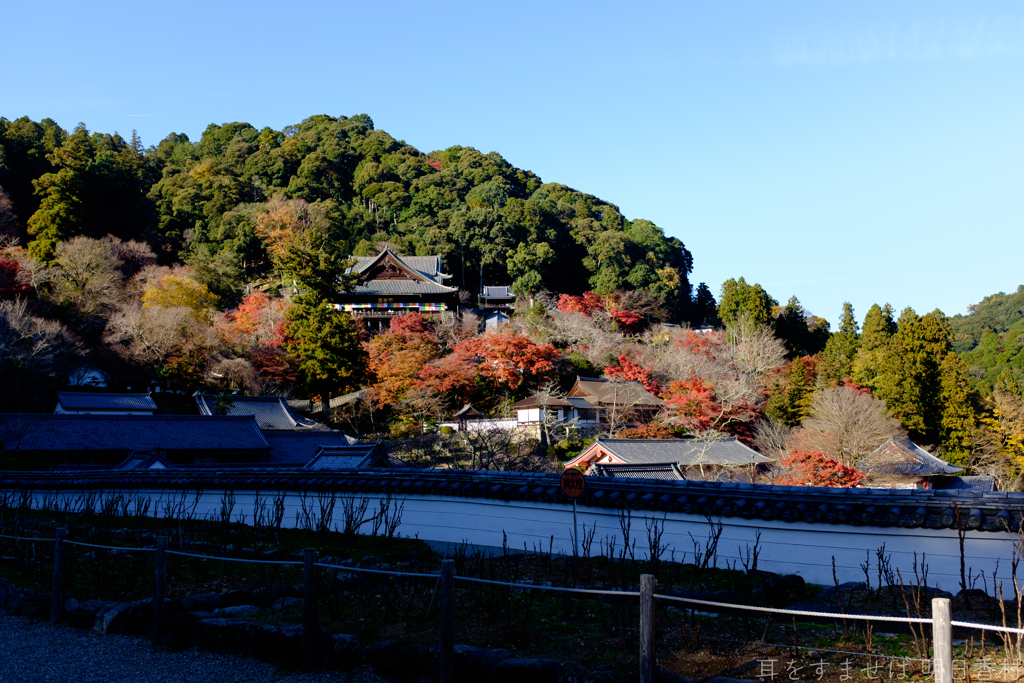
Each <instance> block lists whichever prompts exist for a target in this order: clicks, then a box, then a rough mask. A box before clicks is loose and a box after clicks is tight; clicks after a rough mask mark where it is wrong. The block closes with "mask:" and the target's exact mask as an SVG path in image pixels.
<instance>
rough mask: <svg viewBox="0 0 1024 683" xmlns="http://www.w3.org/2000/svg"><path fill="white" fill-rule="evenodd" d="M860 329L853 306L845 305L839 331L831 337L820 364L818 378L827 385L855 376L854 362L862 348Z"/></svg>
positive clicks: (848, 303)
mask: <svg viewBox="0 0 1024 683" xmlns="http://www.w3.org/2000/svg"><path fill="white" fill-rule="evenodd" d="M859 332H860V329H859V328H858V326H857V319H856V318H854V316H853V305H852V304H850V302H848V301H847V302H846V303H844V304H843V314H842V315H841V316H840V318H839V331H838V332H836V333H835V334H833V335H832V336H831V337H829V339H828V342H827V343H826V344H825V350H824V351H822V353H821V360H820V361H819V363H818V378H819V380H820V381H822V382H824V383H827V384H838V383H839V382H841V381H842V380H844V379H846V378H848V377H852V376H853V361H854V358H856V356H857V350H858V349H859V348H860V334H859Z"/></svg>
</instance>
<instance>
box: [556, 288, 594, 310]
mask: <svg viewBox="0 0 1024 683" xmlns="http://www.w3.org/2000/svg"><path fill="white" fill-rule="evenodd" d="M558 310H560V311H562V312H563V313H582V314H583V315H592V314H593V313H594V311H603V310H605V307H604V299H602V298H601V297H600V296H598V295H597V294H594V293H593V292H584V293H583V296H575V295H573V294H562V295H561V296H559V297H558Z"/></svg>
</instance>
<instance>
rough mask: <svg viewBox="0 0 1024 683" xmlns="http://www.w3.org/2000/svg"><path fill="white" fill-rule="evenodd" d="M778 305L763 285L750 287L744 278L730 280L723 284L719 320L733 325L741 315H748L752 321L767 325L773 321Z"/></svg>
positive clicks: (719, 304)
mask: <svg viewBox="0 0 1024 683" xmlns="http://www.w3.org/2000/svg"><path fill="white" fill-rule="evenodd" d="M777 305H778V303H777V302H776V301H775V300H774V299H772V298H771V297H770V296H769V295H768V292H766V291H764V289H763V288H762V287H761V285H758V284H754V285H748V284H747V281H746V280H745V279H743V278H742V277H741V278H740V279H739V280H736V279H729V280H726V281H725V282H724V283H723V284H722V298H721V300H720V301H719V303H718V318H719V319H720V320H721V321H722V322H723V323H724V324H725V325H731V324H733V323H735V322H736V320H737V318H739V317H740V316H741V315H744V314H745V315H747V316H749V317H750V319H751V321H752V322H754V323H756V324H760V325H767V324H768V323H769V321H771V319H772V309H773V307H774V306H777Z"/></svg>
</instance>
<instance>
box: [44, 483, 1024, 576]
mask: <svg viewBox="0 0 1024 683" xmlns="http://www.w3.org/2000/svg"><path fill="white" fill-rule="evenodd" d="M57 495H58V496H59V497H60V499H64V500H74V499H75V498H77V497H79V496H80V495H81V493H80V492H72V491H65V492H60V493H59V494H57ZM105 495H110V494H109V493H107V494H105ZM131 495H140V496H148V497H150V498H151V500H153V501H154V502H153V503H152V504H151V506H150V511H149V514H150V516H158V517H163V516H164V507H165V502H171V503H172V504H173V503H177V502H179V501H181V500H182V492H181V491H139V492H131ZM234 495H235V506H234V509H233V514H232V518H233V519H234V520H236V521H238V520H239V518H240V515H241V514H244V515H245V522H246V523H248V524H251V523H252V519H253V508H254V498H255V494H254V493H253V492H251V491H236V492H235V494H234ZM260 495H261V496H262V497H264V498H265V499H266V501H267V511H268V513H269V511H270V510H271V507H272V506H271V500H272V499H273V496H274V495H275V492H273V491H271V492H261V494H260ZM341 495H342V494H338V497H339V501H338V502H337V504H336V506H335V511H334V517H333V524H332V526H333V525H334V524H336V525H338V527H339V528H340V527H341V526H342V525H343V521H342V506H341V502H340V497H341ZM344 495H349V494H344ZM53 496H54V494H53V493H50V494H44V493H39V494H37V496H36V504H37V505H38V504H40V503H41V501H42V500H43V499H44V498H48V499H49V501H50V502H51V504H52V501H53ZM222 496H223V492H221V491H205V492H203V493H201V494H200V496H199V500H198V503H197V504H195V514H196V516H197V517H200V518H203V517H209V518H212V519H216V518H218V516H219V514H220V509H221V502H222ZM355 496H356V498H357V500H359V499H362V498H366V499H368V500H369V501H370V504H369V510H368V513H369V514H373V513H374V512H375V511H376V510H377V509H378V506H379V504H380V500H381V498H382V496H381V495H380V494H355ZM184 499H185V508H186V511H190V510H192V508H193V504H194V503H196V493H195V492H194V491H192V492H187V493H186V495H185V497H184ZM396 500H397V501H399V502H403V501H404V504H405V508H404V512H403V514H402V524H401V526H400V527H399V528H398V533H399V534H400V535H402V536H406V537H417V538H419V539H421V540H424V541H430V542H432V543H431V545H433V546H434V547H435V548H439V549H440V551H441V552H442V553H444V552H445V548H450V549H451V550H450V552H451V553H454V552H455V548H457V547H458V546H459V545H460V544H462V543H463V542H466V543H469V544H471V545H474V546H485V547H491V548H497V549H500V548H501V545H502V539H503V537H502V533H503V532H504V534H505V535H506V537H507V543H508V546H509V548H511V549H512V550H517V551H520V552H521V551H523V550H524V546H525V549H526V550H527V551H530V552H533V551H544V552H547V551H548V548H549V546H552V536H553V537H554V539H553V549H554V551H555V552H556V553H571V552H572V542H571V539H572V533H573V532H572V529H573V513H572V505H563V504H551V503H528V502H521V501H511V502H510V501H500V500H490V499H482V498H455V497H444V496H407V497H402V498H398V499H396ZM306 506H307V508H308V509H310V510H312V511H313V513H314V515H315V516H316V517H318V516H319V505H318V503H317V497H316V494H315V493H311V494H307V496H306ZM301 509H302V498H301V496H300V495H299V494H297V493H287V494H286V497H285V515H284V521H283V526H285V527H287V528H291V527H294V526H295V525H296V514H297V513H299V512H300V511H301ZM577 514H578V521H579V527H580V531H581V536H582V531H583V528H584V527H586V528H587V529H595V536H594V543H593V546H592V548H591V554H593V555H597V554H599V553H600V542H601V541H604V543H605V547H607V543H608V541H609V539H610V538H612V537H615V538H616V552H617V553H618V550H620V549H621V548H622V545H623V543H622V530H621V528H620V523H619V517H618V512H617V511H616V510H613V509H607V508H591V507H586V506H579V508H578V512H577ZM662 519H664V520H665V522H664V523H665V532H664V535H663V537H662V544H663V545H665V546H667V547H668V550H667V551H666V552H665V554H664V556H663V559H670V556H671V554H672V551H675V559H676V560H677V561H686V562H693V560H694V556H693V543H694V541H696V542H697V543H698V544H699V546H700V549H701V550H703V549H704V546H705V544H706V542H707V539H708V534H709V532H710V528H709V524H708V522H707V520H706V519H705V518H704V517H702V516H697V515H687V514H683V513H667V514H665V513H654V512H652V511H634V512H633V514H632V527H631V532H630V536H631V540H635V542H636V550H635V552H636V557H637V558H638V559H639V558H646V557H647V555H648V542H647V530H646V523H647V522H649V521H650V520H658V522H659V523H660V522H661V520H662ZM714 521H715V522H718V521H719V520H717V519H716V520H714ZM720 521H721V523H722V525H723V532H722V535H721V538H720V540H719V544H718V566H720V567H721V566H725V565H726V564H727V563H728V564H729V565H730V566H731V565H732V564H733V563H734V562H736V563H737V567H738V568H740V569H742V559H745V557H746V550H747V548H750V549H751V551H752V550H753V547H754V543H755V538H756V535H757V532H758V530H760V532H761V540H760V559H759V561H758V568H759V569H765V570H768V571H773V572H779V573H783V574H798V575H800V576H802V577H803V578H804V579H805V580H807V581H809V582H811V583H817V584H823V585H832V581H833V579H832V558H833V557H834V558H835V563H836V574H837V576H838V579H839V581H840V582H845V581H862V580H863V579H864V574H863V571H862V569H861V567H860V565H862V564H864V563H865V562H866V561H867V562H869V563H870V567H871V581H872V583H873V584H874V583H875V581H876V580H877V573H876V570H875V567H876V565H877V559H876V556H875V553H876V550H877V549H879V548H880V547H881V546H882V544H885V552H886V554H891V555H892V563H893V567H894V569H895V568H897V567H898V568H899V569H900V571H901V573H902V575H903V578H904V581H905V582H908V583H909V582H913V581H914V579H913V565H914V562H915V552H916V554H917V555H916V560H917V562H918V567H920V566H921V562H922V559H923V560H924V561H925V562H926V563H927V566H928V585H930V586H937V587H939V588H942V589H944V590H948V591H950V592H952V593H956V592H957V591H958V590H959V584H960V550H959V539H958V537H957V533H956V532H955V531H954V530H951V529H938V530H937V529H903V528H892V527H890V528H882V527H854V526H849V525H842V524H835V525H833V524H807V523H803V522H793V523H788V522H783V521H780V520H771V521H765V520H747V519H742V518H736V517H723V518H721V520H720ZM371 529H372V527H371V525H370V524H366V525H364V526H363V532H364V533H370V532H371ZM1013 546H1014V539H1013V538H1012V537H1011V536H1010V535H1009V534H1005V533H993V532H978V531H969V532H968V533H967V536H966V541H965V552H964V556H965V563H966V565H967V567H968V569H969V570H971V571H972V572H973V574H975V575H977V574H978V573H979V572H984V573H985V575H986V577H987V580H988V589H989V592H990V593H991V592H992V582H991V575H992V571H993V570H994V569H995V568H996V561H997V560H998V562H999V565H998V577H999V578H1000V579H1001V580H1003V581H1007V580H1008V578H1009V572H1010V566H1011V561H1012V556H1013ZM1008 586H1009V584H1006V587H1005V589H1009V588H1008ZM977 587H978V588H982V587H983V584H982V583H981V582H980V581H979V582H978V584H977Z"/></svg>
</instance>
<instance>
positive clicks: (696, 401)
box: [661, 377, 761, 441]
mask: <svg viewBox="0 0 1024 683" xmlns="http://www.w3.org/2000/svg"><path fill="white" fill-rule="evenodd" d="M661 397H662V398H663V399H664V400H665V417H664V419H665V421H666V422H669V423H670V424H673V425H676V426H679V427H682V428H683V429H685V430H686V431H688V432H703V431H707V430H716V431H721V432H726V433H729V434H733V435H735V436H737V437H739V438H740V439H742V440H744V441H748V440H749V439H750V437H751V432H752V429H753V422H754V420H755V419H756V418H757V417H758V416H759V415H760V414H761V411H760V408H759V407H758V406H755V405H752V404H750V403H748V402H747V401H745V400H744V401H740V402H739V403H737V404H730V403H726V402H721V401H719V400H718V397H717V396H716V395H715V387H714V385H712V384H710V383H709V382H707V380H705V379H704V378H702V377H693V378H691V379H688V380H685V381H682V382H672V384H670V385H669V387H668V390H667V391H665V392H663V393H662V394H661Z"/></svg>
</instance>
